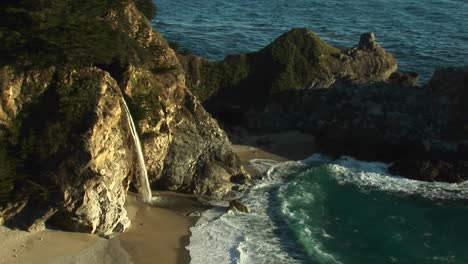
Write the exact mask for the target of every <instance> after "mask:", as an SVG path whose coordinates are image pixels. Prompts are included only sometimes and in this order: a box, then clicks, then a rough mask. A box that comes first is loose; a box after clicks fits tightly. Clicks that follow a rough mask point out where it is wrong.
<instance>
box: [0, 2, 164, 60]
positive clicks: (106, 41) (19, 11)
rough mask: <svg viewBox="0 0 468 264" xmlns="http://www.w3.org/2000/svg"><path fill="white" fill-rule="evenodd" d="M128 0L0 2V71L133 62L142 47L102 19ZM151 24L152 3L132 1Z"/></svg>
mask: <svg viewBox="0 0 468 264" xmlns="http://www.w3.org/2000/svg"><path fill="white" fill-rule="evenodd" d="M126 3H128V1H126V0H94V1H89V0H63V1H45V0H35V1H33V0H23V1H2V2H1V3H0V40H1V42H0V53H1V54H2V56H1V57H0V66H2V65H6V64H16V65H18V64H21V65H25V66H35V67H36V66H49V65H63V64H72V65H81V66H93V65H101V64H109V63H111V62H112V60H113V59H115V58H118V59H119V60H120V61H124V62H127V61H130V62H132V63H137V62H139V60H140V59H141V58H145V56H141V55H142V54H144V52H145V50H144V48H143V47H141V46H140V45H138V44H137V43H136V42H135V40H133V39H131V38H129V36H128V35H127V34H125V33H123V32H121V31H119V30H117V31H116V30H113V29H112V27H111V25H110V24H109V23H107V21H106V19H107V17H108V16H109V15H110V11H111V10H112V9H118V8H122V7H123V6H125V4H126ZM135 4H136V5H137V7H138V8H139V9H140V10H141V11H142V12H144V14H145V15H146V16H147V17H148V18H149V19H151V18H152V17H153V16H154V15H155V12H156V8H155V6H154V4H153V3H152V1H150V0H135Z"/></svg>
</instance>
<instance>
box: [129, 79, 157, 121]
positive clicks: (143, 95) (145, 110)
mask: <svg viewBox="0 0 468 264" xmlns="http://www.w3.org/2000/svg"><path fill="white" fill-rule="evenodd" d="M130 84H131V86H132V91H133V92H132V97H131V98H126V101H127V103H128V108H129V110H130V112H131V113H132V117H133V120H134V121H135V122H138V121H140V120H142V119H144V118H146V117H148V116H151V115H154V114H158V113H159V110H160V109H161V103H160V101H159V95H160V93H161V90H162V88H161V86H160V84H159V83H158V82H157V81H155V80H154V79H153V78H148V77H145V76H138V77H135V78H133V79H132V80H130Z"/></svg>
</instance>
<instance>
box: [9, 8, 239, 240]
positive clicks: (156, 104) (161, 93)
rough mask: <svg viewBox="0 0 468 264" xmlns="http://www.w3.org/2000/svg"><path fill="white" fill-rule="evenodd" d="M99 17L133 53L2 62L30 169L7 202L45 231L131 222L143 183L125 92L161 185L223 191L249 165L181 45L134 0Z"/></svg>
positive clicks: (13, 125) (19, 221)
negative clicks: (203, 94) (195, 89)
mask: <svg viewBox="0 0 468 264" xmlns="http://www.w3.org/2000/svg"><path fill="white" fill-rule="evenodd" d="M99 19H100V20H101V21H102V22H103V23H108V24H109V25H110V26H111V28H112V29H113V30H114V31H115V32H116V34H119V35H120V36H127V39H126V41H128V43H129V45H128V46H127V47H128V49H129V50H128V54H130V55H129V56H131V57H132V58H128V57H125V58H123V57H115V58H113V59H112V62H111V63H108V64H105V63H100V64H98V65H97V67H84V66H82V65H73V64H69V65H67V64H66V65H58V66H54V67H49V68H44V67H37V68H35V67H30V66H29V67H27V68H23V67H20V66H17V65H8V66H5V67H3V68H2V69H1V71H0V84H1V87H0V88H1V97H0V125H1V127H0V128H1V132H2V133H1V134H0V135H1V136H2V142H5V149H7V152H8V154H9V155H11V156H14V157H16V158H17V159H18V162H19V163H21V165H20V166H19V167H21V173H22V176H21V177H18V178H16V179H15V182H14V186H13V188H14V189H13V191H12V192H11V193H10V195H9V196H8V197H6V199H2V201H1V202H0V218H1V219H2V221H6V223H7V224H11V225H16V226H20V227H22V228H26V229H29V230H38V229H40V228H43V227H44V222H46V221H48V223H50V224H53V225H56V226H57V227H60V228H66V229H69V230H78V231H85V232H91V233H98V234H108V233H110V232H113V231H124V230H125V229H126V228H127V227H128V226H129V224H130V222H129V220H128V218H127V215H126V211H125V209H124V207H123V204H124V202H125V198H126V195H127V190H128V188H129V187H130V186H131V185H134V186H136V187H138V185H139V184H140V183H139V182H138V181H137V180H136V179H137V178H138V177H135V176H136V173H138V170H137V168H136V166H138V164H137V162H136V157H135V150H134V143H133V140H132V138H131V133H130V131H129V127H128V124H127V119H126V118H127V117H126V116H125V111H123V108H122V102H123V101H122V100H124V99H125V100H126V101H127V103H128V105H129V108H130V111H131V113H132V116H133V118H134V120H135V122H136V124H137V127H138V128H137V129H138V130H139V134H140V137H141V141H142V145H143V146H142V147H143V149H144V158H145V160H146V164H147V167H148V173H149V177H150V180H151V182H152V183H153V187H155V188H159V189H168V190H174V191H182V192H187V193H196V194H208V195H223V194H225V193H226V192H227V191H229V190H230V189H231V187H232V186H233V183H231V181H230V178H231V177H233V176H236V177H238V176H239V175H244V174H245V173H244V171H243V169H242V167H241V166H240V162H239V159H238V157H237V156H236V154H235V153H234V151H233V148H232V146H231V144H230V142H229V140H228V138H227V136H226V134H225V133H224V132H223V131H222V130H221V129H220V128H219V126H218V123H217V122H216V121H215V120H214V119H213V118H212V117H211V116H210V115H209V114H208V113H207V112H206V111H205V110H204V109H203V107H202V106H201V104H200V102H199V101H198V99H196V98H195V96H194V95H192V94H191V92H190V91H188V89H187V88H186V86H185V74H184V72H183V70H182V68H181V66H180V64H179V62H178V59H177V57H176V55H175V53H174V51H173V50H172V49H170V48H169V47H168V45H167V43H166V41H165V40H164V39H163V38H162V37H161V35H160V34H159V33H157V32H155V31H154V30H153V28H152V26H151V24H150V22H149V21H148V20H147V19H146V18H145V17H144V16H143V15H142V14H141V13H140V12H139V11H138V10H137V8H136V7H135V5H134V4H133V2H132V1H122V3H121V4H118V5H113V6H112V7H111V8H110V9H109V10H107V12H106V13H105V14H103V16H101V17H100V18H99ZM135 47H137V48H135ZM139 56H140V57H141V56H143V57H144V58H143V57H141V58H140V57H139ZM148 58H151V59H148ZM0 179H2V175H0ZM0 182H1V180H0Z"/></svg>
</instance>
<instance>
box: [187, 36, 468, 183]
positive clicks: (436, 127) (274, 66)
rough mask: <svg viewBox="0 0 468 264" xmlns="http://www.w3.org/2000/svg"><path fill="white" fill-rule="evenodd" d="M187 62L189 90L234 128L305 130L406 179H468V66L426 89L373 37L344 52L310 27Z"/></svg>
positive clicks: (442, 74) (335, 149)
mask: <svg viewBox="0 0 468 264" xmlns="http://www.w3.org/2000/svg"><path fill="white" fill-rule="evenodd" d="M180 57H181V59H182V61H183V65H184V67H185V68H186V72H187V74H188V76H187V79H188V80H189V82H188V83H189V84H190V87H191V88H192V90H193V91H194V92H195V93H197V94H198V95H199V96H200V97H201V98H204V100H205V101H204V104H205V106H206V107H207V109H208V110H209V111H210V112H211V113H212V114H213V115H214V116H216V117H217V118H218V120H220V121H221V122H222V123H223V124H224V125H225V127H226V128H228V129H229V128H230V127H235V126H241V127H243V128H246V129H247V130H249V131H251V132H268V133H271V132H280V131H285V130H291V129H294V130H299V131H302V132H305V133H309V134H313V135H315V136H316V137H317V139H318V143H319V144H320V145H321V147H322V149H324V150H325V151H326V152H328V153H329V154H332V155H352V156H355V157H357V158H361V159H367V160H384V161H396V163H395V165H394V166H393V167H392V168H391V170H392V172H394V173H396V174H400V175H404V176H406V177H410V178H415V179H421V180H428V181H448V182H458V181H462V180H466V179H468V170H467V169H466V168H467V164H468V162H467V158H466V140H467V139H468V133H467V130H466V123H467V120H466V116H467V112H466V110H467V109H466V107H465V104H463V103H462V101H463V100H464V99H466V91H467V90H466V89H467V83H468V82H467V74H468V71H467V69H466V68H452V69H440V70H438V71H436V73H435V74H434V76H433V78H432V79H431V81H430V82H429V84H427V85H426V86H424V87H420V86H418V84H417V82H418V75H417V74H416V73H411V72H407V73H402V72H397V71H396V70H397V63H396V60H395V59H394V58H393V56H392V55H391V54H389V53H388V52H387V51H385V50H384V49H383V48H382V47H381V46H380V45H379V44H378V43H377V42H376V39H375V36H374V34H372V33H365V34H363V35H362V36H361V39H360V41H359V44H358V45H357V46H356V47H354V48H350V49H338V48H335V47H332V46H330V45H329V44H327V43H325V42H324V41H322V40H320V38H318V36H317V35H315V34H314V33H312V32H310V31H308V30H305V29H294V30H291V31H290V32H287V33H285V34H284V35H282V36H280V37H279V38H278V39H276V40H275V41H274V42H273V43H271V44H270V45H268V46H267V47H266V48H264V49H262V50H260V51H258V52H255V53H249V54H241V55H233V56H227V57H226V59H225V60H224V61H221V62H211V61H207V60H204V59H202V58H198V57H195V56H193V55H185V56H182V55H181V56H180Z"/></svg>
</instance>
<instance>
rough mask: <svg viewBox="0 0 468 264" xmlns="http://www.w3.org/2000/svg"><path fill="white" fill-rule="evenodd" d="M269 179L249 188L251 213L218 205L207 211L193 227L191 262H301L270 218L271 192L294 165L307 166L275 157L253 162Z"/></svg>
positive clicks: (246, 198)
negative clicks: (225, 210) (282, 238)
mask: <svg viewBox="0 0 468 264" xmlns="http://www.w3.org/2000/svg"><path fill="white" fill-rule="evenodd" d="M251 163H252V165H253V166H255V167H256V168H257V169H258V170H259V171H261V172H263V173H264V175H265V179H264V180H263V181H261V182H260V183H259V184H257V185H256V186H255V187H253V188H252V189H251V190H249V191H248V192H247V193H246V194H245V196H244V198H243V199H242V202H243V203H245V205H247V206H248V207H249V208H250V210H251V213H249V214H242V213H237V212H228V213H224V210H223V209H221V208H219V207H218V208H214V209H211V210H208V211H206V212H205V213H203V216H202V217H201V219H200V220H199V221H198V222H197V224H196V225H195V226H194V227H192V228H191V229H190V230H191V232H192V236H191V238H190V245H189V246H188V247H187V248H188V249H189V251H190V256H191V259H192V260H191V263H194V264H212V263H216V264H225V263H226V264H227V263H243V264H250V263H251V264H261V263H265V264H267V263H268V264H274V263H285V264H288V263H300V262H299V261H298V260H296V259H294V258H293V257H292V256H290V254H289V253H287V252H286V251H285V250H284V245H283V243H284V242H283V241H281V239H280V238H279V237H278V236H277V232H278V230H277V229H278V227H277V226H276V225H275V223H274V221H273V220H272V219H271V217H270V213H269V212H268V210H269V209H270V208H269V200H270V197H269V194H270V191H272V190H273V189H276V188H278V186H279V185H280V184H281V183H282V177H280V176H281V175H286V174H287V173H288V172H289V171H291V168H293V167H305V165H304V164H303V163H300V162H286V163H281V162H277V161H272V160H261V159H256V160H252V161H251Z"/></svg>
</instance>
